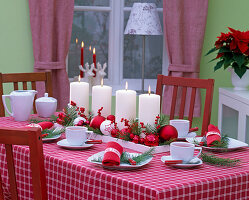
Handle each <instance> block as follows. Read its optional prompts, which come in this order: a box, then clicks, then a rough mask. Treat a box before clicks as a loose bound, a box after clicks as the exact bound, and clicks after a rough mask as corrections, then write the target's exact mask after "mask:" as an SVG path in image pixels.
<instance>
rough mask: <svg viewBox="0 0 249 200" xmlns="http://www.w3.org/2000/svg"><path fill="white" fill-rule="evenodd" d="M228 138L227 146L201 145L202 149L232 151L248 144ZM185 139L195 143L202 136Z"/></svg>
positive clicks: (200, 139) (199, 140) (198, 141)
mask: <svg viewBox="0 0 249 200" xmlns="http://www.w3.org/2000/svg"><path fill="white" fill-rule="evenodd" d="M228 139H229V142H228V147H227V148H218V147H205V146H201V147H202V149H204V150H207V151H217V152H223V151H234V150H237V149H240V148H242V147H247V146H248V144H247V143H245V142H241V141H239V140H235V139H233V138H230V137H229V138H228ZM186 140H187V141H188V142H190V143H192V144H196V142H197V143H200V142H201V141H202V137H196V138H187V139H186Z"/></svg>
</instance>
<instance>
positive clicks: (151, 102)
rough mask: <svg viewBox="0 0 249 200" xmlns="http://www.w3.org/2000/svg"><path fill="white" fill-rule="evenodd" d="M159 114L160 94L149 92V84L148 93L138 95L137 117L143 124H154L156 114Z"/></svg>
mask: <svg viewBox="0 0 249 200" xmlns="http://www.w3.org/2000/svg"><path fill="white" fill-rule="evenodd" d="M158 115H160V96H159V95H157V94H151V92H150V86H149V91H148V94H141V95H139V112H138V118H139V121H140V122H143V123H144V124H145V125H147V124H150V125H154V123H155V119H156V116H158Z"/></svg>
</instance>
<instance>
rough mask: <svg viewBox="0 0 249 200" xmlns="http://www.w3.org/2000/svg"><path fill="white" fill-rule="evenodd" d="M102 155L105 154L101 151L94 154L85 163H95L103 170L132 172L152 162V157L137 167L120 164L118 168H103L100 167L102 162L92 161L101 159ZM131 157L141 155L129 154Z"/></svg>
mask: <svg viewBox="0 0 249 200" xmlns="http://www.w3.org/2000/svg"><path fill="white" fill-rule="evenodd" d="M104 154H105V151H101V152H99V153H96V154H94V155H92V156H90V157H89V158H88V159H87V161H88V162H91V163H95V164H97V165H101V166H102V167H104V168H107V169H116V170H132V169H136V168H140V167H143V166H145V165H147V164H148V163H149V162H150V161H151V160H152V157H151V158H148V159H147V160H145V161H143V162H141V163H140V164H137V165H129V164H126V163H120V165H118V166H105V165H102V162H96V161H94V159H97V160H98V159H101V160H102V159H103V157H104ZM129 154H130V155H131V156H138V155H141V154H140V153H129Z"/></svg>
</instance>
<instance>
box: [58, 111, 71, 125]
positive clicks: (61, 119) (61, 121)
mask: <svg viewBox="0 0 249 200" xmlns="http://www.w3.org/2000/svg"><path fill="white" fill-rule="evenodd" d="M67 119H68V116H67V115H66V114H65V113H64V112H60V113H59V114H58V118H57V120H56V122H57V123H58V124H61V125H63V124H64V123H65V121H66V120H67Z"/></svg>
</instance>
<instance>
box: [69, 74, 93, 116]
mask: <svg viewBox="0 0 249 200" xmlns="http://www.w3.org/2000/svg"><path fill="white" fill-rule="evenodd" d="M70 101H73V102H75V103H76V105H77V106H79V107H84V108H85V109H86V113H88V111H89V83H86V82H80V76H79V81H78V82H72V83H70Z"/></svg>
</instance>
